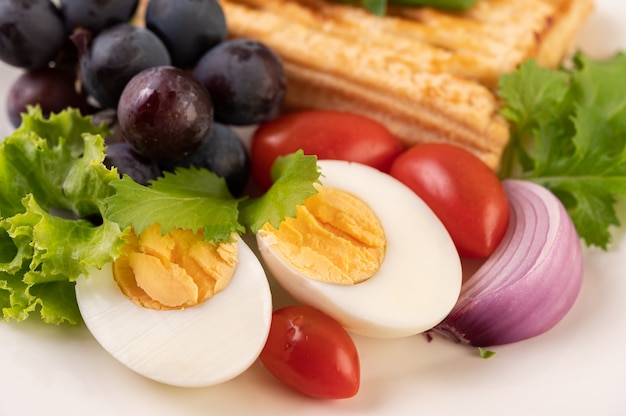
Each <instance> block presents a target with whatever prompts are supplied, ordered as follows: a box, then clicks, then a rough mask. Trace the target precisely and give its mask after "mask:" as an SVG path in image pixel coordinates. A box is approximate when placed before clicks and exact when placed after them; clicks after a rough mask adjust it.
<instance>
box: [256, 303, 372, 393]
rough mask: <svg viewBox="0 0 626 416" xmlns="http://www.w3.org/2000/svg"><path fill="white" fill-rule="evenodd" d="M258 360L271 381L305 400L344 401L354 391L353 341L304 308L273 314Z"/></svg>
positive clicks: (357, 380) (357, 372) (314, 311)
mask: <svg viewBox="0 0 626 416" xmlns="http://www.w3.org/2000/svg"><path fill="white" fill-rule="evenodd" d="M260 359H261V362H262V363H263V365H264V366H265V367H266V368H267V369H268V370H269V371H270V373H272V374H273V375H274V376H275V377H276V378H278V379H279V380H281V381H282V382H283V383H285V384H287V385H288V386H289V387H291V388H293V389H295V390H297V391H299V392H301V393H303V394H305V395H307V396H311V397H316V398H320V399H344V398H349V397H352V396H354V395H355V394H356V393H357V392H358V390H359V385H360V381H361V380H360V378H361V370H360V362H359V356H358V353H357V349H356V346H355V345H354V341H353V340H352V338H351V337H350V335H349V334H348V333H347V332H346V330H345V329H344V328H343V327H342V326H341V325H340V324H339V323H338V322H337V321H335V320H334V319H333V318H331V317H330V316H328V315H326V314H324V313H323V312H321V311H319V310H317V309H315V308H312V307H309V306H302V305H298V306H285V307H283V308H280V309H278V310H276V311H274V313H273V315H272V324H271V327H270V332H269V336H268V339H267V342H266V343H265V347H264V348H263V351H262V352H261V355H260Z"/></svg>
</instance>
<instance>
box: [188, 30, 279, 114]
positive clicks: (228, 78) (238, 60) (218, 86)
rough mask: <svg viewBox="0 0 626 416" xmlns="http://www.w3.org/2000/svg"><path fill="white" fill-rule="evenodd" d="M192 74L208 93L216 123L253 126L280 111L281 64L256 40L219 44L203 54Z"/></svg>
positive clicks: (230, 41) (277, 58)
mask: <svg viewBox="0 0 626 416" xmlns="http://www.w3.org/2000/svg"><path fill="white" fill-rule="evenodd" d="M193 74H194V76H195V77H196V78H197V79H198V80H200V82H201V83H202V84H203V85H204V86H205V87H206V88H207V90H208V91H209V94H210V96H211V99H212V101H213V106H214V109H215V120H216V121H218V122H222V123H224V124H232V125H239V126H243V125H252V124H257V123H261V122H263V121H267V120H269V119H270V118H273V117H275V116H276V115H277V114H278V113H279V111H280V107H281V105H282V101H283V98H284V95H285V85H286V78H285V72H284V68H283V65H282V61H281V60H280V58H279V57H278V56H277V55H276V54H275V53H274V52H273V51H272V50H271V49H270V48H268V47H267V46H265V45H264V44H262V43H260V42H258V41H255V40H251V39H233V40H227V41H224V42H222V43H220V44H219V45H217V46H215V47H214V48H212V49H211V50H209V51H208V52H207V53H206V54H204V55H203V57H202V58H201V59H200V61H199V62H198V64H197V65H196V67H195V68H194V71H193Z"/></svg>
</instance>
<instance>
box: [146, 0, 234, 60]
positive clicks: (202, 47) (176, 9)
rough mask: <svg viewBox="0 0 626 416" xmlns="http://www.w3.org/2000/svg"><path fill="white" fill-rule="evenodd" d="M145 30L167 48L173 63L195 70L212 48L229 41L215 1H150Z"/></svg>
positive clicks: (223, 20)
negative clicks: (195, 66)
mask: <svg viewBox="0 0 626 416" xmlns="http://www.w3.org/2000/svg"><path fill="white" fill-rule="evenodd" d="M146 27H147V28H148V29H150V30H152V31H153V32H154V33H156V34H157V36H159V37H160V38H161V40H162V41H163V43H165V46H167V49H168V50H169V52H170V56H171V58H172V64H173V65H174V66H177V67H180V68H191V67H193V66H194V65H195V64H196V62H197V61H198V59H200V57H201V56H202V55H203V54H204V53H205V52H206V51H207V50H209V49H210V48H212V47H213V46H215V45H217V44H218V43H220V42H222V41H223V40H224V39H226V34H227V28H226V19H225V17H224V12H223V10H222V7H221V6H220V5H219V3H218V2H217V1H216V0H151V1H150V3H149V4H148V8H147V10H146Z"/></svg>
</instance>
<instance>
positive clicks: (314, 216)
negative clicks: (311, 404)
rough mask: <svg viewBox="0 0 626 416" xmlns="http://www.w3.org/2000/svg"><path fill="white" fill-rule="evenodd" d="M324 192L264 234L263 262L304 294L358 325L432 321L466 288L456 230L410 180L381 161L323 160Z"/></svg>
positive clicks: (387, 328)
mask: <svg viewBox="0 0 626 416" xmlns="http://www.w3.org/2000/svg"><path fill="white" fill-rule="evenodd" d="M318 164H319V167H320V170H321V178H320V181H321V186H320V187H319V188H318V191H319V192H318V193H317V194H316V195H314V196H313V197H311V198H309V199H308V200H307V201H306V202H305V204H304V205H302V206H299V207H298V209H297V215H296V217H294V218H287V219H285V221H283V222H282V223H281V224H280V225H279V227H278V228H274V227H272V226H271V225H269V224H265V225H264V227H263V228H262V229H261V230H260V231H259V232H258V233H257V237H256V238H257V243H258V246H259V252H260V254H261V257H262V260H263V262H264V263H265V264H266V266H267V268H268V270H269V272H270V273H271V275H272V276H273V277H274V278H275V280H276V281H277V282H278V283H279V284H280V285H281V286H282V287H283V288H284V289H285V290H286V291H287V292H289V293H290V294H291V295H292V296H293V297H294V298H296V299H297V300H298V301H300V302H301V303H304V304H307V305H310V306H313V307H316V308H318V309H320V310H322V311H323V312H325V313H326V314H328V315H330V316H332V317H334V318H335V319H336V320H337V321H339V322H340V323H341V324H342V325H343V326H344V327H345V328H346V329H347V330H348V331H351V332H353V333H356V334H360V335H365V336H371V337H378V338H391V337H403V336H408V335H413V334H417V333H421V332H424V331H426V330H428V329H431V328H432V327H434V326H435V325H436V324H438V323H439V322H440V321H442V320H443V319H444V318H445V317H446V315H447V314H448V313H449V312H450V310H451V309H452V307H453V306H454V304H455V303H456V301H457V299H458V296H459V293H460V290H461V280H462V273H461V262H460V259H459V256H458V252H457V250H456V248H455V246H454V243H453V242H452V239H451V238H450V235H449V234H448V232H447V231H446V229H445V228H444V226H443V225H442V223H441V222H440V221H439V219H438V218H437V217H436V216H435V214H434V213H433V212H432V211H431V210H430V208H429V207H428V206H427V205H426V204H425V203H424V202H423V201H422V200H421V199H420V198H419V197H418V196H417V195H416V194H415V193H414V192H413V191H411V190H410V189H409V188H407V187H406V186H405V185H403V184H402V183H400V182H399V181H397V180H396V179H394V178H393V177H391V176H389V175H387V174H385V173H382V172H380V171H378V170H376V169H373V168H370V167H367V166H364V165H360V164H356V163H350V162H345V161H334V160H320V161H318Z"/></svg>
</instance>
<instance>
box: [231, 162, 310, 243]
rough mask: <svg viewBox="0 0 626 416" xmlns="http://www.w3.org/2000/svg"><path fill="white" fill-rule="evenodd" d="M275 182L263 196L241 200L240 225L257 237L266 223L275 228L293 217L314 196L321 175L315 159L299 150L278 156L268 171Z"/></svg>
mask: <svg viewBox="0 0 626 416" xmlns="http://www.w3.org/2000/svg"><path fill="white" fill-rule="evenodd" d="M270 173H271V175H272V179H273V180H274V183H273V185H272V187H271V188H270V189H269V190H268V191H267V192H266V193H265V194H264V195H262V196H260V197H259V198H256V199H250V200H245V201H242V203H241V208H240V210H241V214H240V217H239V220H240V222H241V223H242V224H243V225H245V226H246V227H248V228H249V229H250V231H251V232H252V233H253V234H256V233H257V232H258V231H259V230H260V229H261V227H262V226H263V224H265V223H266V222H269V223H270V224H271V225H272V226H274V227H275V228H278V226H279V224H280V223H281V222H282V221H283V220H284V219H285V217H293V216H295V215H296V206H297V205H301V204H302V203H303V202H304V201H305V200H306V199H307V198H308V197H310V196H312V195H314V194H315V193H317V190H316V189H315V186H314V184H315V183H316V182H318V179H319V176H320V172H319V169H318V167H317V157H315V156H305V155H304V152H303V151H302V150H298V151H297V152H296V153H292V154H290V155H287V156H284V157H279V158H278V159H276V162H274V164H273V165H272V170H271V172H270Z"/></svg>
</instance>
